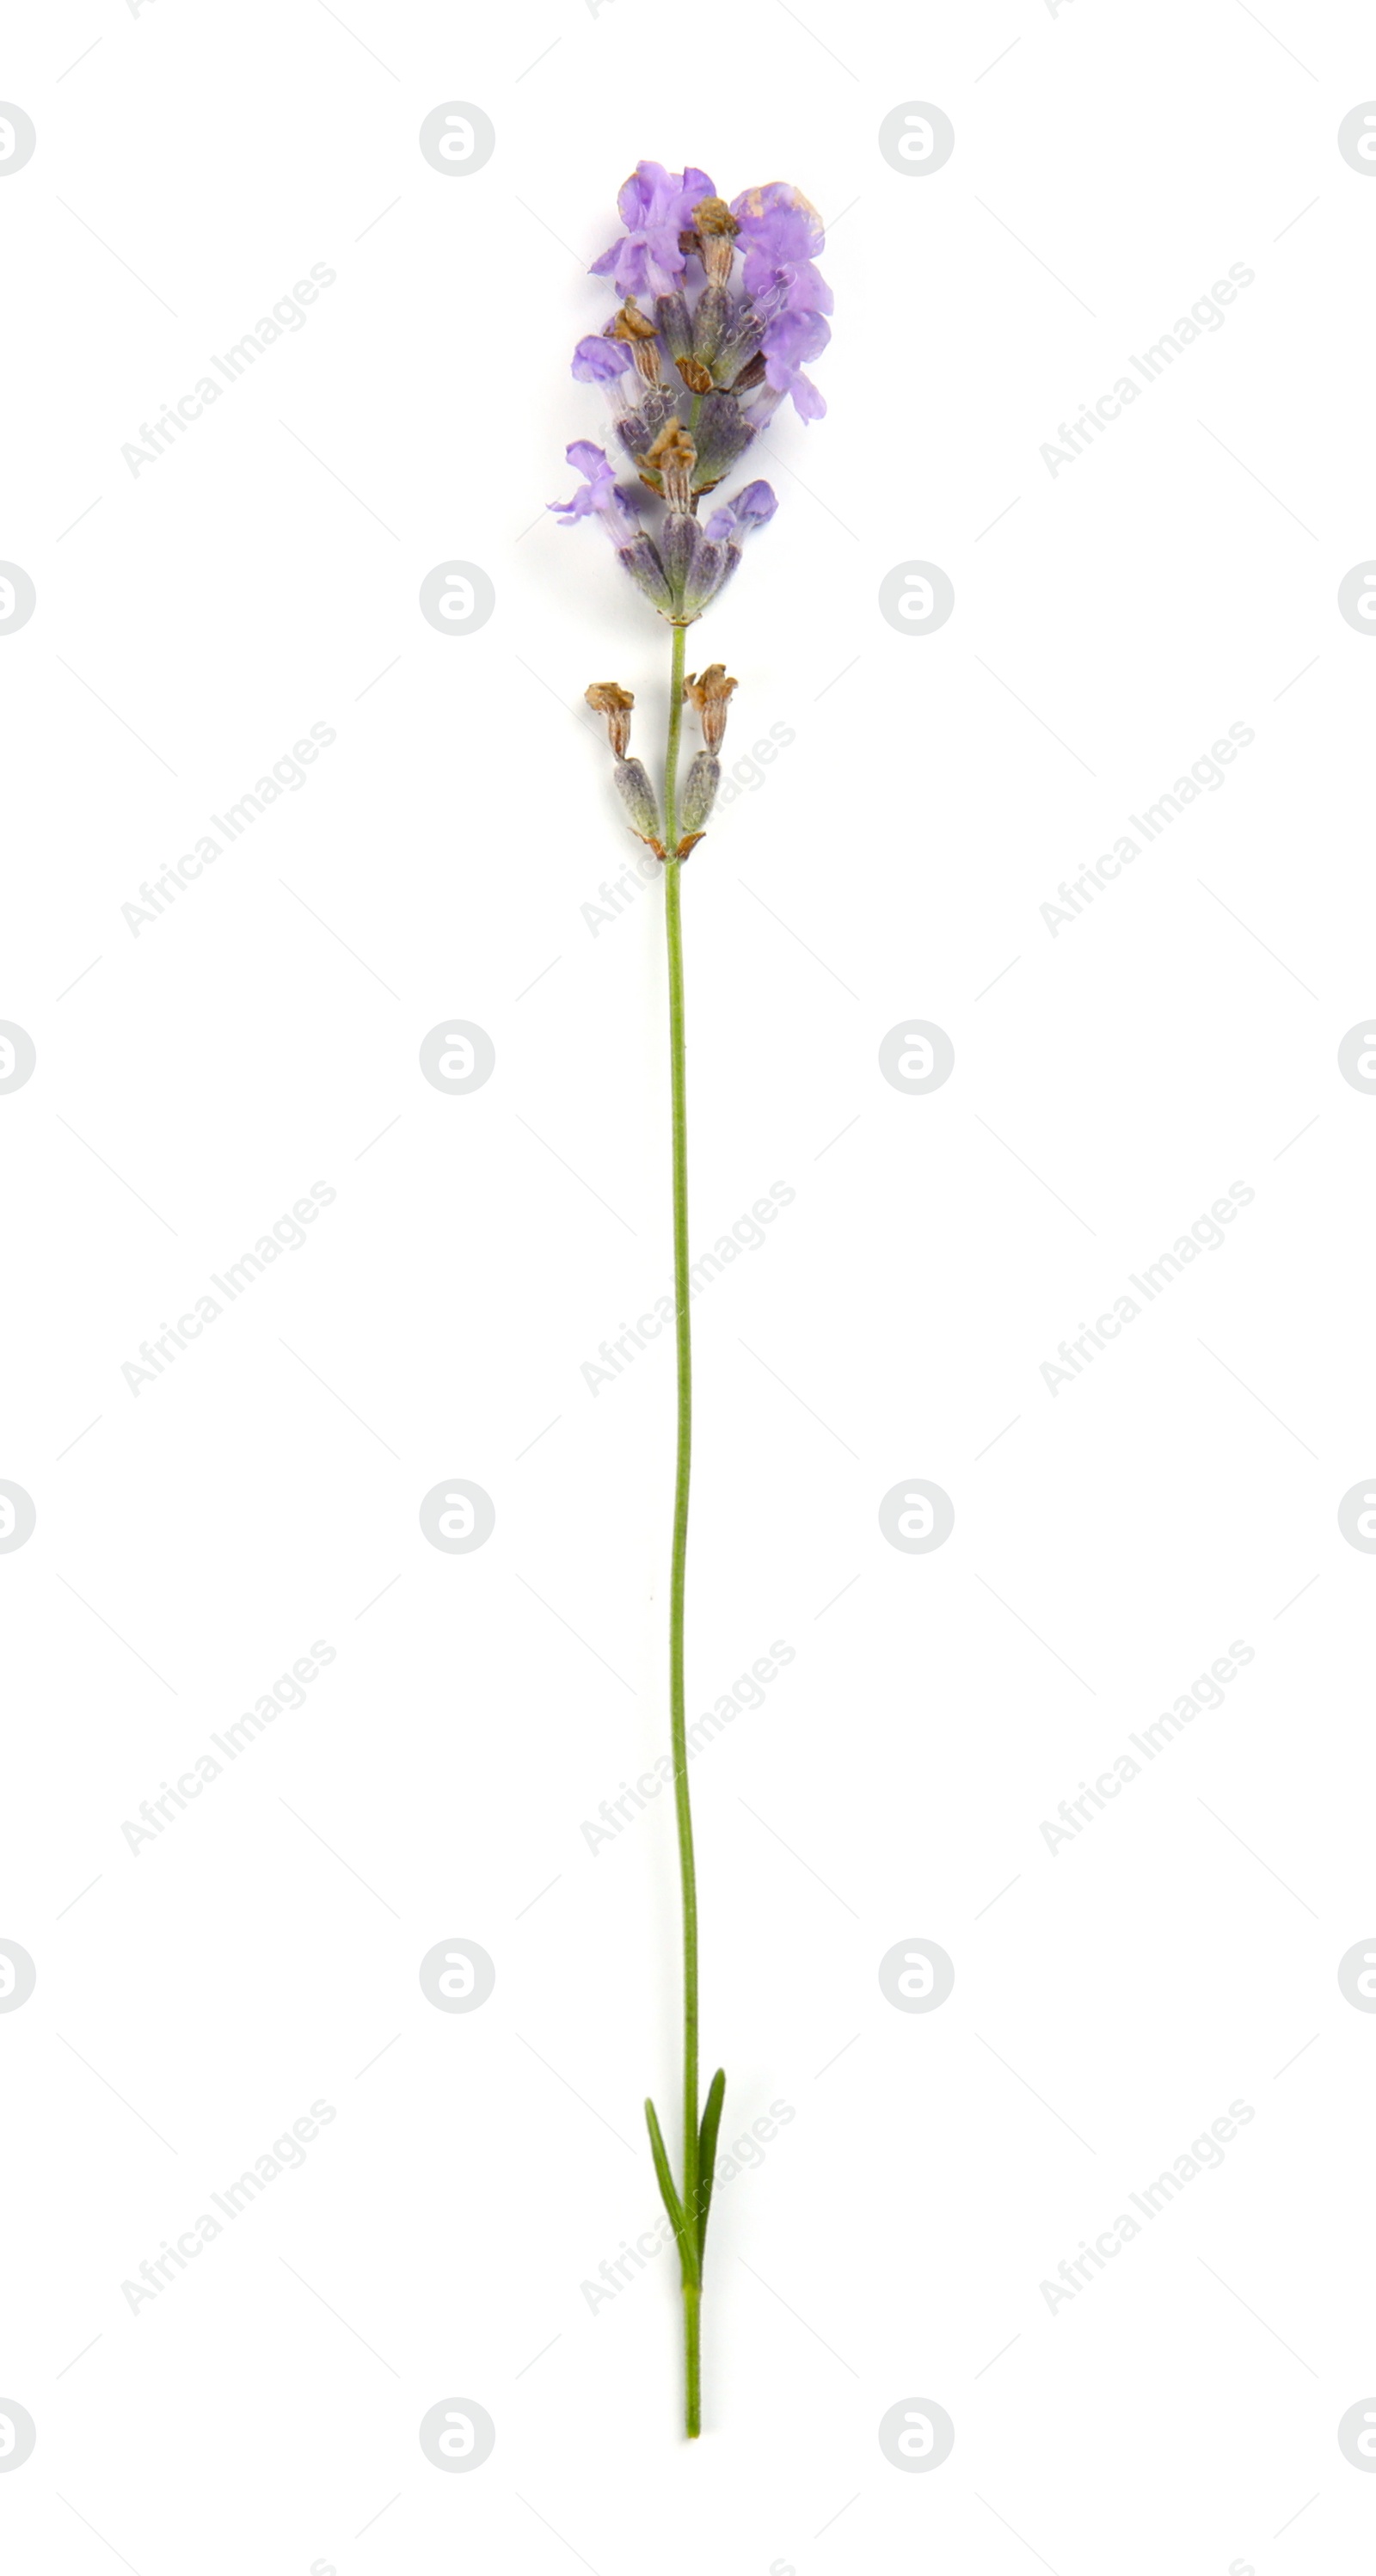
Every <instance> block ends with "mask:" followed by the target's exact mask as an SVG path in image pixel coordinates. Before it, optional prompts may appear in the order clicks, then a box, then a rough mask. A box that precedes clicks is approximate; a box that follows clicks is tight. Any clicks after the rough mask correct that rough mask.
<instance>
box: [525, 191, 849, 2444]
mask: <svg viewBox="0 0 1376 2576" xmlns="http://www.w3.org/2000/svg"><path fill="white" fill-rule="evenodd" d="M617 204H618V208H619V211H620V215H621V221H622V225H623V228H624V229H623V232H622V233H621V234H620V235H619V236H618V238H617V240H616V241H615V242H613V244H612V245H611V248H610V249H609V250H606V251H604V252H603V253H602V255H601V257H600V258H599V259H596V260H594V262H593V274H594V275H595V276H598V277H608V278H610V279H611V280H612V282H613V284H614V286H615V289H616V292H617V294H618V296H619V297H620V299H621V301H620V304H619V306H618V309H617V310H616V312H615V313H613V314H611V315H610V316H609V317H608V320H607V322H606V324H605V326H604V328H603V330H602V331H601V332H600V333H597V332H594V333H590V334H588V335H586V336H585V337H584V338H583V339H581V340H580V341H579V343H578V345H577V348H576V349H575V351H574V355H573V374H574V377H575V378H576V380H577V381H578V382H579V383H580V384H590V385H598V386H600V387H601V389H602V393H603V396H604V398H605V400H606V402H607V405H608V408H609V410H610V413H611V420H612V436H613V439H614V441H615V443H616V444H617V445H618V446H619V448H620V449H621V451H622V453H623V457H624V460H625V461H624V462H621V463H618V465H616V466H613V465H612V464H611V463H610V462H609V460H608V456H607V452H606V449H605V448H602V447H596V446H594V445H593V443H592V441H591V440H590V439H583V438H580V439H575V440H574V441H573V443H572V445H571V446H570V447H569V448H568V450H567V451H566V452H567V456H568V461H569V463H570V465H573V466H576V467H577V469H578V471H579V473H580V474H581V475H582V477H583V481H582V483H581V484H580V486H579V488H578V490H577V491H576V492H575V493H574V494H573V497H572V499H571V500H568V501H564V502H551V504H550V507H551V509H553V510H555V511H556V512H557V513H558V516H559V518H560V519H561V520H562V522H563V524H564V525H565V526H566V527H571V526H574V525H576V523H577V522H578V521H579V520H580V519H587V518H595V519H597V520H598V521H599V523H600V525H601V526H602V527H603V528H604V529H605V530H606V533H607V535H608V536H609V537H610V539H611V541H612V545H613V547H614V548H615V551H616V557H617V561H618V563H619V564H620V565H621V568H622V570H623V572H625V573H626V574H627V576H628V577H629V579H630V580H631V581H632V582H633V583H634V584H635V587H636V588H637V590H639V591H640V592H641V594H642V595H643V596H644V597H645V598H646V599H648V600H649V601H650V603H651V605H652V606H653V607H654V608H655V609H657V611H658V612H659V615H660V616H661V617H662V618H664V619H665V621H666V623H667V624H668V625H669V626H670V627H671V628H672V630H673V647H672V654H671V660H670V676H669V731H668V740H667V743H666V746H665V761H664V802H663V820H662V821H661V815H660V805H659V800H658V798H657V797H656V794H655V790H654V787H653V785H652V783H651V780H650V777H649V773H648V771H647V770H646V768H645V765H644V763H643V761H641V760H638V759H634V758H632V757H631V754H630V734H631V711H632V708H633V707H634V704H635V700H634V697H633V695H632V693H631V691H630V690H629V689H624V688H622V687H621V685H620V683H619V682H617V681H614V680H605V681H598V682H596V683H594V685H593V686H592V687H591V688H589V689H588V690H587V692H586V696H587V702H588V704H589V706H590V707H592V708H593V709H594V711H595V712H597V713H598V714H601V715H603V716H605V718H606V722H607V737H608V741H609V744H610V747H611V752H612V758H613V762H614V764H615V766H614V773H613V775H614V780H615V785H616V789H617V793H618V795H619V796H620V798H621V802H622V805H623V807H624V810H625V813H626V818H627V821H628V822H629V824H630V828H631V830H632V831H633V832H634V833H635V834H636V835H637V837H638V838H639V839H640V840H642V841H643V842H644V843H645V844H646V846H647V848H649V849H650V850H651V851H652V852H653V853H654V856H655V857H656V858H657V859H662V860H663V861H664V863H665V869H664V913H665V935H666V944H667V953H668V970H669V1070H670V1081H671V1095H672V1199H673V1225H674V1304H675V1309H676V1313H675V1344H676V1360H677V1376H678V1436H677V1452H676V1464H675V1475H674V1524H673V1548H672V1557H671V1564H670V1584H669V1711H670V1734H671V1741H672V1746H673V1765H674V1806H675V1815H676V1820H677V1827H678V1851H679V1879H680V1889H681V1899H682V1914H683V2162H682V2178H681V2181H680V2182H678V2183H676V2182H675V2179H674V2175H673V2170H672V2167H671V2165H670V2161H669V2156H668V2152H667V2150H666V2148H665V2144H664V2137H663V2132H662V2130H661V2128H660V2124H659V2118H658V2115H657V2113H656V2111H655V2107H654V2104H653V2102H651V2101H647V2102H646V2105H645V2118H646V2123H647V2126H648V2129H649V2133H650V2149H651V2153H652V2155H653V2158H654V2166H655V2172H656V2175H657V2177H658V2180H659V2187H660V2191H661V2193H662V2194H663V2198H664V2206H665V2208H666V2210H667V2211H668V2213H669V2219H670V2223H671V2225H672V2227H673V2231H674V2236H675V2240H676V2242H677V2245H678V2251H679V2268H680V2272H681V2275H682V2284H683V2308H684V2356H685V2382H686V2406H685V2416H686V2425H687V2431H688V2435H689V2438H690V2439H694V2438H696V2436H697V2435H698V2434H699V2433H700V2432H701V2430H702V2392H701V2342H700V2309H701V2299H702V2272H703V2256H704V2252H705V2248H706V2241H707V2217H708V2211H709V2209H710V2206H711V2200H712V2181H713V2167H714V2164H715V2159H716V2150H717V2133H718V2129H719V2127H720V2123H721V2112H722V2100H723V2096H724V2094H725V2090H726V2077H725V2075H724V2073H723V2072H722V2071H721V2069H720V2068H718V2070H717V2073H716V2074H715V2075H714V2076H713V2078H712V2082H711V2085H710V2086H709V2088H708V2094H707V2101H706V2104H705V2106H704V2108H703V2111H702V2116H701V2120H699V2116H698V1920H697V1882H696V1870H695V1864H694V1852H693V1818H692V1808H691V1804H690V1801H689V1794H688V1746H687V1734H686V1709H685V1694H684V1673H683V1630H684V1589H685V1577H686V1571H687V1557H688V1491H689V1477H690V1469H691V1461H692V1409H693V1367H692V1340H691V1332H690V1325H689V1314H688V1299H689V1276H688V1121H687V1055H686V1044H685V1033H684V1010H683V930H682V917H681V879H682V868H683V862H684V860H685V859H686V858H687V857H688V855H689V853H690V851H692V850H693V849H695V848H696V846H697V844H698V842H699V841H700V840H701V839H702V837H703V833H704V831H705V829H706V826H707V821H708V817H709V816H710V814H711V811H712V804H713V800H714V798H715V796H716V792H717V787H718V784H719V781H720V777H721V764H720V761H719V760H718V757H717V754H718V752H719V750H720V748H721V743H722V738H723V735H724V733H725V730H726V718H727V712H728V709H729V706H730V701H731V697H732V694H733V692H734V690H735V688H736V685H737V684H736V682H735V681H734V680H733V679H729V678H728V677H727V674H726V668H725V665H724V664H723V663H721V662H713V663H710V664H709V665H708V667H707V668H706V669H705V670H704V671H703V672H702V673H701V675H700V676H699V675H697V674H694V673H690V674H688V675H687V677H686V678H685V674H684V658H685V656H684V645H685V638H686V635H687V630H688V628H689V627H690V626H691V625H693V624H694V623H695V621H696V620H697V619H698V618H699V617H700V616H701V615H702V613H703V610H704V609H705V608H706V607H707V606H708V605H709V603H710V602H711V601H712V600H714V599H716V598H718V597H719V596H720V594H721V592H722V591H723V590H724V589H725V588H726V585H727V583H728V582H729V581H730V580H731V578H732V576H733V575H734V573H735V572H736V570H737V568H738V566H739V564H740V561H741V554H742V548H743V546H744V543H745V541H746V540H747V539H748V538H749V537H750V535H751V534H752V533H753V531H754V530H755V529H757V528H762V527H764V526H766V525H767V524H768V522H769V520H770V519H772V518H773V516H774V513H775V510H776V509H777V507H778V503H777V501H776V500H775V497H774V494H773V492H772V491H771V489H770V486H769V485H768V483H765V482H761V481H758V480H756V481H751V482H747V483H745V484H743V485H742V486H740V487H739V488H738V489H737V490H736V491H735V492H734V493H733V494H731V495H730V496H729V497H728V498H725V499H723V500H721V501H719V502H717V504H716V505H715V507H713V508H712V509H711V511H710V513H709V515H708V517H707V518H706V519H705V520H703V519H701V518H700V516H699V505H700V503H701V502H702V500H703V499H704V497H705V496H706V495H707V494H709V493H712V492H715V491H716V490H717V488H718V486H719V485H720V484H721V483H722V482H723V481H724V480H725V479H726V477H727V476H728V475H729V474H731V473H732V471H733V470H734V469H735V468H736V467H737V466H738V465H739V464H740V462H741V460H742V459H743V458H744V457H745V455H746V454H747V452H748V450H749V449H750V447H751V446H752V445H753V443H754V441H755V440H756V439H757V438H758V437H759V435H760V432H761V430H762V429H763V428H764V427H765V425H766V424H767V423H768V421H769V420H770V419H771V418H772V417H773V415H774V413H775V412H776V411H777V409H778V407H779V405H780V404H781V403H782V402H783V401H784V400H785V398H791V400H792V402H793V405H794V408H795V409H796V411H797V412H798V414H799V416H800V418H801V419H803V420H804V421H812V420H820V419H821V417H822V415H823V413H824V412H825V410H826V405H825V403H824V402H823V400H822V397H821V395H820V394H819V393H818V391H817V388H816V386H815V385H814V384H813V383H812V382H811V380H810V378H809V377H807V376H806V375H805V374H804V373H803V369H804V366H805V365H810V364H811V363H812V361H813V360H814V359H815V358H817V357H819V356H820V355H821V353H822V351H823V349H824V348H825V347H826V345H827V342H828V340H829V339H830V337H831V326H830V324H829V322H828V321H827V318H826V317H827V315H828V314H829V313H830V311H831V309H832V297H831V290H830V288H829V287H828V286H827V284H826V283H825V280H824V279H823V278H822V277H821V275H820V274H819V272H818V270H817V267H816V264H815V263H816V258H817V254H818V253H819V252H820V251H821V250H823V249H824V248H825V236H824V234H823V230H822V224H821V219H820V217H819V216H818V214H817V211H816V208H815V207H814V206H811V205H809V203H808V200H807V199H806V197H804V196H803V194H802V193H801V191H800V190H799V189H797V188H794V187H791V186H790V185H789V184H788V183H787V182H786V181H784V180H782V179H773V180H770V181H769V183H768V185H767V186H765V187H761V188H747V189H746V190H745V191H744V192H743V194H742V195H741V196H739V197H735V198H733V199H732V201H731V203H730V205H729V206H728V205H727V204H726V203H725V202H724V201H723V199H722V198H720V197H719V196H718V195H717V193H716V191H715V188H714V187H713V184H712V181H711V180H710V178H709V177H708V175H707V173H706V171H705V170H695V169H691V168H690V169H685V170H680V171H669V170H666V169H664V168H663V166H662V165H661V164H660V163H659V162H658V161H642V162H640V163H639V164H638V165H637V167H636V169H635V171H634V172H633V174H632V176H631V177H630V178H629V179H628V180H627V181H626V184H625V186H624V187H623V188H622V190H621V193H620V196H619V197H618V200H617ZM738 260H739V261H740V262H741V266H740V268H739V271H738V270H737V261H738ZM642 299H648V302H649V306H650V309H648V310H647V309H646V304H645V302H644V301H643V300H642ZM628 467H629V468H633V469H634V479H630V477H629V476H628V472H627V469H628ZM647 512H648V523H647ZM685 697H686V698H687V700H688V702H689V704H690V705H691V706H692V707H693V708H694V710H695V712H696V714H697V716H698V718H699V721H700V723H701V727H702V736H703V746H702V749H701V750H700V751H699V752H697V753H696V754H695V756H694V758H693V760H692V761H691V763H690V765H689V768H688V772H687V775H686V777H685V779H684V781H683V787H682V794H681V795H680V792H679V781H678V762H679V745H680V737H681V733H682V725H683V705H684V699H685Z"/></svg>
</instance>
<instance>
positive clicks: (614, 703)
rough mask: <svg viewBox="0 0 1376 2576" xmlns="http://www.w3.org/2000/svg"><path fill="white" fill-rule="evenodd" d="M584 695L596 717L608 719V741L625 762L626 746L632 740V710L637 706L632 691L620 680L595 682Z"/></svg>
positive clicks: (617, 755) (618, 756) (617, 756)
mask: <svg viewBox="0 0 1376 2576" xmlns="http://www.w3.org/2000/svg"><path fill="white" fill-rule="evenodd" d="M583 695H584V697H585V698H586V700H587V702H588V705H589V706H590V707H591V708H592V711H593V714H594V715H599V716H605V717H606V719H607V740H608V742H609V743H610V744H611V747H612V750H613V753H614V754H615V756H616V758H617V759H618V760H624V759H625V757H626V745H627V744H628V742H629V741H630V739H631V709H632V707H633V706H634V705H635V698H634V695H633V693H632V691H631V690H630V689H623V688H622V686H621V684H620V682H619V681H618V680H594V681H593V682H592V685H591V687H590V688H586V689H585V690H584V691H583Z"/></svg>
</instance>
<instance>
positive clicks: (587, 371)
mask: <svg viewBox="0 0 1376 2576" xmlns="http://www.w3.org/2000/svg"><path fill="white" fill-rule="evenodd" d="M633 364H634V361H633V359H632V357H631V351H630V344H629V342H627V341H625V340H611V339H605V338H603V337H602V336H601V335H600V334H599V333H597V332H595V331H591V332H589V334H588V336H587V338H586V339H584V340H580V341H579V343H578V346H577V348H576V349H575V350H574V353H573V373H574V375H575V376H576V377H577V379H578V382H579V383H580V384H582V385H610V384H614V383H615V381H616V378H617V377H618V376H622V375H624V374H625V372H626V369H627V368H628V367H629V366H631V365H633Z"/></svg>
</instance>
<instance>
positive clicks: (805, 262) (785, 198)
mask: <svg viewBox="0 0 1376 2576" xmlns="http://www.w3.org/2000/svg"><path fill="white" fill-rule="evenodd" d="M731 212H732V214H733V215H734V216H735V218H736V221H737V223H738V224H739V225H740V233H739V236H738V239H739V244H740V247H741V249H742V250H743V251H744V253H745V274H744V278H743V280H742V283H743V285H744V287H745V291H746V294H747V295H760V294H762V293H763V291H764V289H765V288H766V287H767V286H768V285H769V284H770V283H771V281H772V279H773V278H774V277H776V276H777V275H778V273H779V271H780V270H781V269H796V270H799V271H801V272H805V273H806V276H807V282H808V284H809V285H811V286H813V287H815V288H817V289H820V294H821V297H824V298H825V301H824V302H823V301H820V300H819V301H818V303H817V307H816V309H817V311H818V312H820V313H829V312H830V311H831V290H830V288H829V287H828V286H827V285H826V283H825V281H824V280H823V279H822V278H821V277H819V276H818V274H817V271H816V269H815V268H813V266H812V262H813V260H814V258H815V257H816V255H817V253H818V252H819V251H823V250H825V249H826V246H827V237H826V233H825V231H824V230H823V227H822V218H821V216H820V215H819V214H818V212H817V209H816V207H815V206H813V205H810V204H809V202H808V200H807V198H806V197H805V196H804V195H803V192H802V190H801V188H794V187H790V185H789V183H788V181H787V180H786V179H771V180H770V182H769V184H768V186H767V187H765V188H747V189H745V190H744V191H743V193H742V194H741V195H740V196H739V197H733V199H732V201H731Z"/></svg>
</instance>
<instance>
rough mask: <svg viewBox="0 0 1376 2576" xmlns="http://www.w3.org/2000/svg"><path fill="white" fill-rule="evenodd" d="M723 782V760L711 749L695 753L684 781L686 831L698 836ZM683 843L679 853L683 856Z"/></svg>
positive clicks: (684, 822) (683, 814)
mask: <svg viewBox="0 0 1376 2576" xmlns="http://www.w3.org/2000/svg"><path fill="white" fill-rule="evenodd" d="M720 784H721V762H720V761H719V760H717V759H716V758H715V757H714V756H713V754H712V753H711V752H710V751H700V752H698V753H696V754H695V756H694V758H693V761H692V763H691V765H690V767H689V771H688V775H687V777H686V778H685V780H684V782H683V812H682V815H681V816H680V820H681V822H682V825H683V829H684V831H685V833H692V834H693V835H694V837H695V838H696V837H697V836H699V835H700V834H701V831H702V827H703V825H704V823H705V822H706V820H707V817H708V815H709V814H710V813H711V811H712V807H713V804H714V803H715V801H716V794H717V789H718V787H719V786H720ZM682 854H683V853H682V843H680V845H679V855H680V857H681V856H682Z"/></svg>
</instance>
